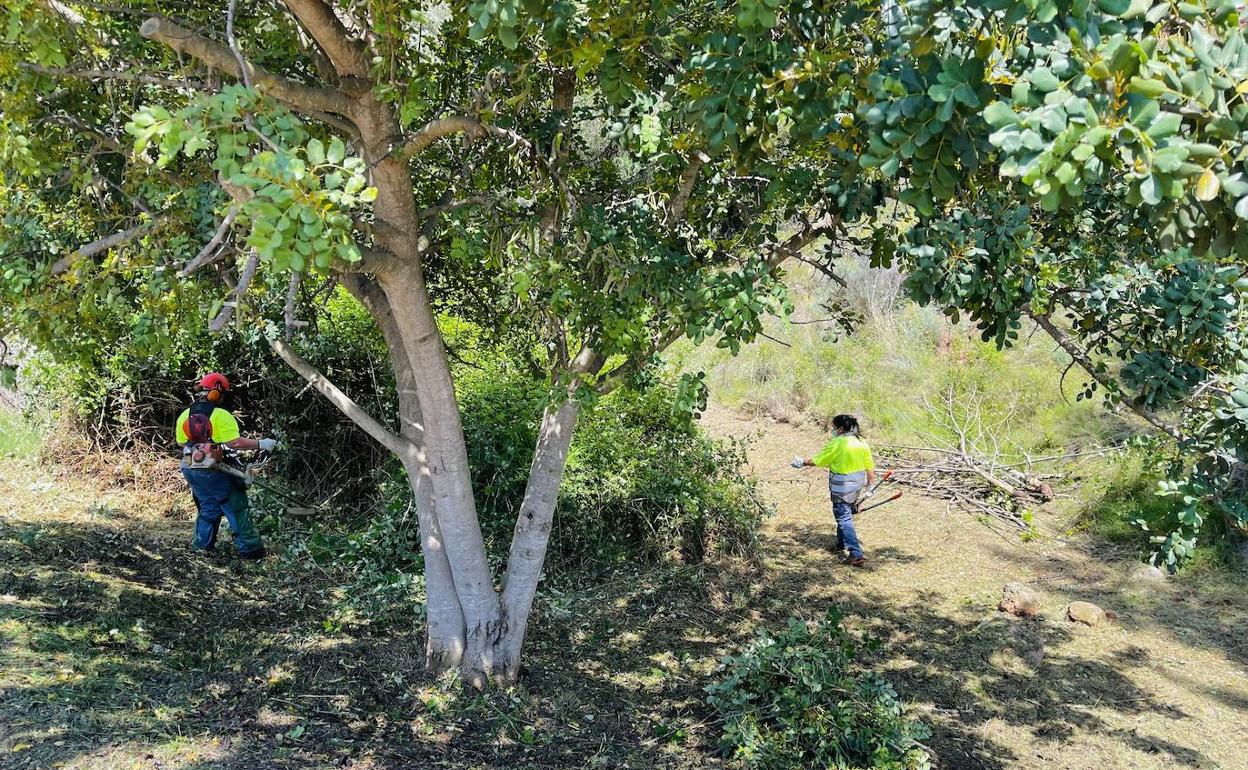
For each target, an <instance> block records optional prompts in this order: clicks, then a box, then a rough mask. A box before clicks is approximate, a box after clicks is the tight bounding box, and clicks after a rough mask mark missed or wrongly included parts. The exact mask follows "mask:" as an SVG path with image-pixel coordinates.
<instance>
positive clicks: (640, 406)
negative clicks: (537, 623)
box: [457, 358, 769, 572]
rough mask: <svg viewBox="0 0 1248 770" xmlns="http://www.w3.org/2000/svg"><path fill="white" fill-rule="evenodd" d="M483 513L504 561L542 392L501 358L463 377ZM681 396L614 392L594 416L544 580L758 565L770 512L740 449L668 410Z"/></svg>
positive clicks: (579, 442)
mask: <svg viewBox="0 0 1248 770" xmlns="http://www.w3.org/2000/svg"><path fill="white" fill-rule="evenodd" d="M457 374H458V378H457V385H458V391H459V399H460V405H461V408H462V412H463V419H464V433H465V436H466V438H467V443H468V457H469V463H470V465H471V467H472V473H473V487H474V490H475V492H476V500H477V512H478V515H479V517H480V520H481V528H482V531H483V534H484V536H485V539H486V544H487V546H488V547H489V549H490V552H491V554H493V555H495V556H501V555H502V554H505V553H506V550H507V546H508V545H509V544H510V542H511V534H512V528H513V527H514V526H515V521H516V515H517V514H518V512H519V507H520V502H521V500H522V498H523V496H524V487H525V484H526V482H527V479H528V473H529V463H530V462H531V461H532V457H533V445H534V443H535V442H536V440H537V430H538V423H539V421H540V419H541V413H542V405H543V399H544V397H545V388H544V387H543V386H542V385H541V384H540V383H536V382H534V381H533V380H532V379H530V378H529V377H528V376H527V375H526V373H522V372H521V371H519V370H518V369H517V368H515V367H512V366H509V365H508V364H507V362H506V361H505V359H498V358H495V359H493V362H492V363H489V364H486V363H477V364H475V365H474V366H472V367H467V368H464V369H461V370H460V371H459V372H457ZM674 395H675V394H674V389H673V387H672V386H670V385H667V384H660V385H657V386H655V387H652V388H651V389H649V390H647V391H646V392H644V393H638V392H630V391H617V392H615V393H612V394H611V395H610V396H607V397H606V398H604V399H602V400H601V401H600V402H599V403H598V404H596V405H595V406H594V407H593V408H592V409H587V410H586V411H585V413H584V414H583V416H582V418H581V422H580V425H579V426H578V427H577V431H576V436H575V438H574V440H573V442H572V448H571V451H570V453H569V455H568V465H567V469H566V472H565V474H564V478H563V483H562V485H561V486H560V490H559V504H558V507H557V509H556V511H555V521H554V527H553V530H552V533H551V542H550V551H549V557H548V560H547V564H548V569H549V570H551V571H554V572H559V571H564V570H569V569H591V570H593V569H605V568H608V567H610V566H611V565H613V564H618V563H620V562H626V561H638V560H641V561H657V560H661V559H664V558H671V559H675V560H678V561H701V560H702V559H704V558H705V557H706V555H707V554H708V552H710V551H716V552H719V553H725V554H735V555H746V556H749V555H753V553H754V551H755V546H756V544H757V538H758V529H759V526H760V525H761V523H762V519H763V517H764V516H765V515H766V514H767V513H768V510H769V509H768V507H767V505H766V504H765V503H764V502H763V500H762V498H761V497H760V496H759V494H758V491H757V489H756V486H755V483H754V481H753V480H751V479H748V478H747V477H745V476H744V475H743V474H742V473H741V467H742V465H743V463H744V453H743V449H742V447H740V446H737V445H733V444H728V443H723V442H718V441H715V440H712V439H711V438H709V437H708V436H706V434H705V433H703V432H702V430H701V429H700V428H698V426H697V423H696V422H694V421H692V420H690V419H689V418H688V417H687V416H684V415H681V414H678V413H677V412H675V411H674V410H673V408H672V402H673V399H674Z"/></svg>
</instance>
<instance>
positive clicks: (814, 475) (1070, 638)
mask: <svg viewBox="0 0 1248 770" xmlns="http://www.w3.org/2000/svg"><path fill="white" fill-rule="evenodd" d="M704 422H705V423H706V426H707V427H708V429H710V430H711V431H712V433H715V434H717V435H721V436H736V437H748V438H749V439H750V441H751V444H750V452H749V457H750V461H751V465H752V468H753V471H754V472H755V473H756V474H757V475H758V476H759V477H760V478H761V479H762V482H763V484H764V486H765V491H766V494H767V497H768V498H769V499H770V500H772V501H773V502H775V503H776V504H777V506H778V509H779V513H778V516H776V517H775V518H774V519H772V520H770V521H769V522H768V523H767V525H766V543H767V549H766V567H767V574H768V582H769V590H768V597H769V602H770V604H769V607H768V610H769V614H771V615H777V614H783V613H786V612H789V611H792V610H793V608H794V607H795V606H800V601H804V602H806V603H807V606H809V607H811V609H814V608H815V607H817V606H819V605H823V604H836V605H839V606H840V607H842V608H843V609H844V610H845V611H846V612H848V613H851V614H852V615H853V616H854V618H853V619H854V621H855V622H856V624H857V625H858V626H859V627H860V628H863V629H866V630H869V631H870V632H871V633H872V634H873V635H875V636H877V637H878V638H880V639H882V640H883V641H884V643H885V644H884V646H883V648H882V650H881V653H880V656H879V659H878V661H877V662H878V664H879V665H880V666H881V667H882V668H883V669H884V670H885V671H886V672H888V675H889V677H890V678H891V679H892V681H893V682H894V683H895V684H896V686H897V688H898V690H899V691H900V692H901V693H902V694H903V696H905V697H907V698H910V699H913V700H914V701H915V702H916V703H917V704H918V706H919V707H920V708H921V709H922V710H923V711H926V712H927V714H928V719H929V721H930V722H931V723H932V724H933V726H934V727H935V729H936V735H935V737H934V739H933V743H934V746H935V748H936V749H937V750H938V752H939V754H940V758H941V765H942V767H950V768H985V769H995V768H1069V769H1070V770H1076V769H1081V770H1082V769H1089V770H1090V769H1093V768H1095V769H1097V770H1108V768H1174V767H1199V768H1223V769H1224V770H1240V769H1241V768H1248V752H1246V751H1245V749H1248V740H1246V739H1245V737H1244V733H1243V731H1242V729H1238V728H1233V727H1231V726H1232V725H1243V724H1244V723H1245V720H1248V711H1246V710H1245V709H1246V707H1248V636H1246V635H1245V633H1244V629H1245V627H1248V593H1246V592H1245V590H1244V589H1245V584H1244V583H1243V582H1242V581H1232V580H1230V579H1223V580H1222V581H1221V582H1217V583H1210V582H1200V583H1197V582H1193V581H1191V580H1188V579H1183V578H1179V579H1177V580H1167V581H1165V582H1163V583H1161V584H1158V583H1156V582H1148V581H1140V580H1138V579H1133V578H1132V577H1131V575H1132V572H1133V571H1135V570H1136V568H1137V567H1138V565H1137V564H1134V563H1131V562H1115V563H1106V562H1104V561H1101V560H1098V558H1096V557H1095V556H1093V555H1092V550H1093V549H1091V548H1090V547H1088V546H1089V544H1086V543H1081V542H1064V541H1062V540H1059V539H1055V538H1041V539H1040V540H1038V541H1033V542H1027V543H1024V542H1022V541H1021V540H1020V539H1019V538H1018V537H1017V536H1016V535H1013V534H1011V533H1009V532H1006V531H1000V530H997V529H994V528H990V527H989V526H988V525H987V524H986V523H984V522H981V521H978V520H976V518H975V517H974V516H972V515H971V514H968V513H965V512H963V511H960V510H957V509H956V508H952V507H950V506H948V505H946V503H945V502H944V501H940V500H933V499H930V498H924V497H922V496H921V495H915V494H912V493H911V492H910V491H909V490H906V491H905V496H903V498H902V499H901V500H899V501H898V502H896V503H893V504H891V505H887V506H884V507H881V508H879V509H877V510H874V511H870V512H868V513H865V514H863V515H862V517H861V518H860V520H859V522H858V533H859V536H860V537H861V538H862V540H863V542H864V546H865V548H866V551H867V555H868V559H869V565H870V566H869V567H868V568H867V569H865V570H856V569H853V568H850V567H847V566H843V565H841V564H839V563H838V562H837V561H836V559H835V558H834V557H833V554H832V552H831V549H832V548H834V547H835V523H834V522H833V521H832V518H831V515H830V511H829V506H828V502H827V492H826V482H825V477H824V476H823V475H822V473H821V472H819V471H816V470H814V469H806V470H804V471H797V470H794V469H792V468H789V467H788V465H787V461H788V460H789V459H791V458H792V457H793V456H794V455H795V454H801V455H804V456H809V455H811V454H813V453H814V452H815V451H816V450H817V449H818V447H819V446H821V444H822V442H824V441H826V440H827V436H826V434H823V433H822V432H820V431H819V430H818V429H817V428H815V427H813V426H805V427H803V426H794V425H792V424H777V423H775V422H772V421H769V420H767V421H762V420H753V419H749V418H743V417H742V416H740V415H738V414H736V413H734V412H730V411H728V410H724V409H716V408H713V409H712V410H711V411H710V413H709V414H708V415H707V416H706V418H705V420H704ZM868 438H869V437H868ZM1040 515H1041V517H1044V516H1048V517H1049V518H1050V519H1053V518H1055V517H1056V515H1057V514H1043V513H1042V514H1040ZM1039 523H1040V524H1042V525H1048V526H1047V527H1046V529H1049V530H1052V529H1056V528H1057V525H1058V523H1059V522H1057V521H1054V520H1049V521H1041V522H1039ZM1011 581H1017V582H1020V583H1023V584H1025V585H1028V586H1031V587H1033V588H1035V589H1037V590H1039V591H1040V592H1042V594H1043V597H1044V599H1043V606H1042V612H1041V615H1040V618H1039V619H1038V620H1030V621H1029V620H1023V619H1018V618H1013V617H1007V616H1006V615H1005V614H1003V613H998V612H996V606H997V603H998V602H999V600H1000V598H1001V588H1002V586H1003V584H1005V583H1008V582H1011ZM799 598H800V601H799ZM1077 600H1084V601H1091V602H1094V603H1096V604H1098V605H1100V606H1101V607H1104V608H1105V609H1111V610H1114V611H1115V612H1117V613H1118V618H1117V619H1115V620H1113V621H1112V622H1108V623H1106V624H1105V625H1103V626H1101V627H1099V628H1095V629H1094V628H1089V627H1086V626H1083V625H1080V624H1074V623H1071V622H1069V621H1068V620H1067V618H1066V607H1067V605H1068V604H1069V603H1070V602H1072V601H1077Z"/></svg>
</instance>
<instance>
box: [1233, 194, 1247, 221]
mask: <svg viewBox="0 0 1248 770" xmlns="http://www.w3.org/2000/svg"><path fill="white" fill-rule="evenodd" d="M1235 216H1237V217H1239V218H1240V219H1248V195H1245V196H1244V197H1242V198H1240V199H1239V202H1238V203H1236V204H1235Z"/></svg>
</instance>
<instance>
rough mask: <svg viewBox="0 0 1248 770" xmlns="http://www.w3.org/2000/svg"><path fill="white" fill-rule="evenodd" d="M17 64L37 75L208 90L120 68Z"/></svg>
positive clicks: (198, 84) (191, 82)
mask: <svg viewBox="0 0 1248 770" xmlns="http://www.w3.org/2000/svg"><path fill="white" fill-rule="evenodd" d="M18 66H19V67H21V68H22V69H24V70H28V71H30V72H34V73H36V74H39V75H47V76H48V77H62V78H77V79H80V80H120V81H124V82H127V83H144V84H147V85H152V86H164V87H166V88H188V89H192V90H195V91H206V90H208V85H207V84H206V83H204V82H202V81H199V80H173V79H171V78H162V77H158V76H156V75H149V74H147V73H145V72H125V71H122V70H116V71H114V70H75V69H68V68H65V67H42V66H40V65H38V64H29V63H26V62H20V63H19V64H18Z"/></svg>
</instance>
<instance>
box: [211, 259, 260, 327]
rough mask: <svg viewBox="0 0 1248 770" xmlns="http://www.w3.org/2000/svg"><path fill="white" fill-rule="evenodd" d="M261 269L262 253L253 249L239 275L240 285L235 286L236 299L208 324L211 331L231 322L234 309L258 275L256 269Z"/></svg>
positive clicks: (227, 304) (228, 303) (226, 304)
mask: <svg viewBox="0 0 1248 770" xmlns="http://www.w3.org/2000/svg"><path fill="white" fill-rule="evenodd" d="M259 269H260V255H259V254H257V253H255V252H254V251H253V252H252V253H251V255H250V256H249V257H247V264H245V265H243V272H242V273H240V274H239V276H238V285H236V286H235V287H234V299H233V300H232V301H230V302H227V303H225V307H223V308H221V312H220V313H218V314H217V317H216V318H214V319H212V322H211V323H210V324H208V329H209V331H212V332H219V331H221V330H222V329H224V328H225V325H226V324H228V323H229V322H230V318H231V317H232V316H233V315H234V310H235V309H236V308H237V307H238V306H239V305H240V304H242V302H243V297H244V295H246V294H247V289H248V287H250V286H251V279H253V278H255V277H256V271H257V270H259Z"/></svg>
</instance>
